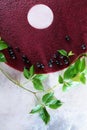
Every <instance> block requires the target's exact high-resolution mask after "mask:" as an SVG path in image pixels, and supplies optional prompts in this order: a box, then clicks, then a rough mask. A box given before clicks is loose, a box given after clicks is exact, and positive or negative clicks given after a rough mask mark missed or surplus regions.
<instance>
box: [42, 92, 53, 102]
mask: <svg viewBox="0 0 87 130" xmlns="http://www.w3.org/2000/svg"><path fill="white" fill-rule="evenodd" d="M53 95H54V93H53V92H51V93H47V94H45V95H44V96H43V97H42V101H43V102H44V103H45V104H47V103H49V102H50V101H51V100H52V99H53V97H54V96H53Z"/></svg>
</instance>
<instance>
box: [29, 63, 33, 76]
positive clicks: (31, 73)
mask: <svg viewBox="0 0 87 130" xmlns="http://www.w3.org/2000/svg"><path fill="white" fill-rule="evenodd" d="M29 73H30V76H31V77H32V76H33V75H34V66H33V65H32V66H31V67H30V70H29Z"/></svg>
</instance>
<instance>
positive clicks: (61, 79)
mask: <svg viewBox="0 0 87 130" xmlns="http://www.w3.org/2000/svg"><path fill="white" fill-rule="evenodd" d="M58 81H59V83H60V84H62V83H63V82H64V80H63V78H62V76H61V75H59V79H58Z"/></svg>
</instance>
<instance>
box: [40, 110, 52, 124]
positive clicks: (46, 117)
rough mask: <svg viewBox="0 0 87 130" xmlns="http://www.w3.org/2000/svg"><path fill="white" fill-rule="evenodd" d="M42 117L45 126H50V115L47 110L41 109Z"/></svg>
mask: <svg viewBox="0 0 87 130" xmlns="http://www.w3.org/2000/svg"><path fill="white" fill-rule="evenodd" d="M40 117H41V119H42V120H43V121H44V122H45V124H48V122H49V121H50V115H49V113H48V112H47V110H46V108H43V109H41V111H40Z"/></svg>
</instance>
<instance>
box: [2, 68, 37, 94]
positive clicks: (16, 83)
mask: <svg viewBox="0 0 87 130" xmlns="http://www.w3.org/2000/svg"><path fill="white" fill-rule="evenodd" d="M0 71H1V72H2V73H3V74H4V75H5V76H6V77H7V78H8V79H9V80H10V81H11V82H13V83H14V84H15V85H17V86H19V87H20V88H22V89H24V90H26V91H27V92H30V93H32V94H34V95H35V94H36V92H33V91H31V90H29V89H27V88H25V87H23V85H22V84H20V83H19V82H18V81H15V80H14V79H13V78H11V77H10V76H9V74H8V73H6V72H5V71H4V70H3V69H1V68H0Z"/></svg>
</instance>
